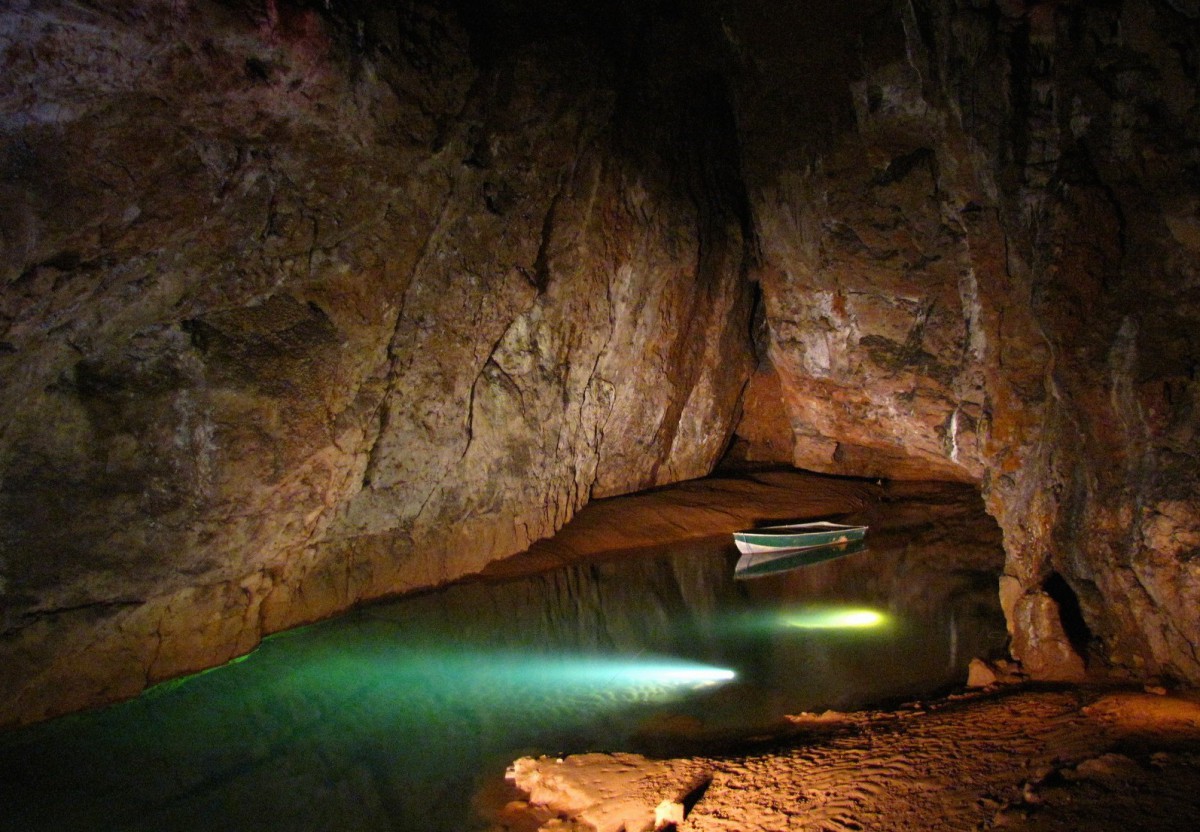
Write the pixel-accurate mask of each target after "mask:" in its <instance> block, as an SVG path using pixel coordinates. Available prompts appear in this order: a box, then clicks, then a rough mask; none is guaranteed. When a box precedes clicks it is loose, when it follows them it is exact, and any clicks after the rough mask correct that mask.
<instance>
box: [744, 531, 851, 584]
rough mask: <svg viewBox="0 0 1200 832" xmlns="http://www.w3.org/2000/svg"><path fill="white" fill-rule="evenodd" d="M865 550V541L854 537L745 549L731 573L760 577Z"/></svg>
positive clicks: (746, 577) (746, 576)
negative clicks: (771, 548) (797, 545)
mask: <svg viewBox="0 0 1200 832" xmlns="http://www.w3.org/2000/svg"><path fill="white" fill-rule="evenodd" d="M865 551H867V544H866V542H865V541H862V540H857V541H854V542H852V543H828V544H825V545H818V546H804V547H801V548H797V549H779V550H775V551H763V552H749V553H746V554H743V555H742V556H741V557H740V558H738V562H737V565H736V566H735V567H734V569H733V576H734V577H735V578H737V579H738V580H746V579H748V578H761V577H764V576H766V575H775V574H778V573H780V572H788V571H790V570H792V569H800V568H801V567H804V566H812V565H814V564H817V563H823V562H825V561H827V560H833V559H834V558H842V557H845V556H847V555H854V554H857V553H859V552H865Z"/></svg>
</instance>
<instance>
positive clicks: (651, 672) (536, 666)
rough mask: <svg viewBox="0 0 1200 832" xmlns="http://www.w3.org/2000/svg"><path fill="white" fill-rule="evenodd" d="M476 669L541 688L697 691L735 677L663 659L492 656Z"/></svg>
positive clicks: (723, 671) (727, 671) (722, 670)
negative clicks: (676, 689)
mask: <svg viewBox="0 0 1200 832" xmlns="http://www.w3.org/2000/svg"><path fill="white" fill-rule="evenodd" d="M485 660H486V661H487V664H485V665H483V666H481V667H480V666H477V667H476V670H475V672H476V673H479V674H481V675H493V674H494V675H495V676H499V677H504V676H509V677H511V676H520V677H524V678H526V679H530V680H538V681H540V682H542V683H543V684H558V685H565V686H574V685H583V686H587V687H591V688H596V689H619V688H629V687H641V686H658V687H663V688H672V687H675V688H684V687H701V686H708V685H715V684H720V683H722V682H728V681H732V680H733V679H735V678H737V673H736V672H735V671H733V670H730V669H728V668H724V667H715V666H713V665H707V664H701V663H698V662H688V661H683V660H679V659H664V658H643V659H638V658H632V659H631V658H625V657H620V656H602V655H578V654H576V655H566V656H556V657H545V656H543V657H536V658H529V657H518V656H512V655H507V656H506V655H503V654H501V655H494V656H488V657H486V659H485Z"/></svg>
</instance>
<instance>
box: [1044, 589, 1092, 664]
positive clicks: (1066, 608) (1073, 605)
mask: <svg viewBox="0 0 1200 832" xmlns="http://www.w3.org/2000/svg"><path fill="white" fill-rule="evenodd" d="M1042 589H1043V590H1044V591H1045V592H1046V594H1047V595H1049V596H1050V598H1051V599H1052V600H1053V601H1054V603H1055V604H1057V605H1058V615H1059V618H1061V619H1062V627H1063V632H1064V633H1066V635H1067V640H1068V641H1070V642H1071V647H1072V648H1073V649H1074V650H1075V652H1076V653H1078V654H1079V655H1080V656H1086V655H1087V648H1088V645H1089V644H1090V643H1091V641H1092V631H1091V629H1090V628H1089V627H1088V625H1087V622H1086V621H1084V619H1083V608H1082V607H1081V606H1080V604H1079V597H1078V596H1077V595H1076V594H1075V591H1074V590H1073V589H1071V585H1070V584H1068V583H1067V580H1066V578H1064V577H1063V576H1062V575H1060V574H1058V573H1057V572H1052V573H1050V576H1049V577H1048V578H1046V580H1045V582H1044V583H1043V584H1042Z"/></svg>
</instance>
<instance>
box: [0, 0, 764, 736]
mask: <svg viewBox="0 0 1200 832" xmlns="http://www.w3.org/2000/svg"><path fill="white" fill-rule="evenodd" d="M138 5H139V11H138V13H137V14H130V15H128V16H127V15H125V14H124V13H123V12H121V11H119V10H106V9H99V8H98V9H95V10H92V9H86V8H83V7H79V6H75V5H72V4H67V3H62V4H59V3H50V4H37V5H36V6H33V5H28V4H18V6H17V7H14V8H13V9H12V10H11V11H6V12H5V18H4V24H3V27H2V28H0V54H3V56H4V57H3V65H4V67H5V73H4V74H5V78H6V80H7V81H10V82H11V83H6V84H4V85H0V113H2V115H0V129H2V130H3V139H2V144H0V190H2V194H0V229H2V230H0V378H2V379H3V385H2V387H0V482H2V484H3V485H2V491H0V604H2V608H3V621H2V626H0V667H2V668H3V670H2V671H0V702H3V703H4V704H3V705H2V706H0V722H9V721H12V720H16V719H28V718H36V717H40V716H44V715H46V714H48V713H55V712H59V711H62V710H66V709H70V708H76V707H81V706H84V705H89V704H96V703H99V702H104V701H109V700H111V699H113V698H117V697H120V696H125V695H129V694H130V693H134V692H136V691H137V690H139V689H140V688H141V687H142V686H143V685H145V684H146V683H149V682H153V681H156V680H158V679H162V678H167V677H169V676H172V675H175V674H178V673H181V672H185V671H188V670H195V669H199V668H201V667H205V666H209V665H211V664H215V663H219V662H221V661H224V660H226V659H228V658H230V657H232V656H234V655H237V654H238V653H241V652H245V651H246V650H247V649H249V648H250V647H252V646H253V645H254V644H255V643H256V642H257V641H258V639H259V638H260V637H261V636H262V635H263V634H264V633H266V632H270V631H272V630H275V629H278V628H280V627H284V626H289V625H293V624H297V623H301V622H304V621H310V620H313V619H315V618H318V617H323V616H327V615H330V614H332V613H334V612H336V611H339V610H342V609H345V608H347V607H348V606H350V605H352V604H354V603H356V602H358V601H361V600H362V599H364V598H369V597H374V596H378V595H381V594H389V593H396V592H400V591H404V590H406V589H413V588H416V587H421V586H428V585H432V584H437V583H441V582H444V581H447V580H449V579H452V578H454V577H457V576H460V575H462V574H465V573H468V572H472V571H475V570H478V569H480V568H481V567H483V566H484V565H485V564H486V563H488V562H489V561H491V560H494V559H495V558H498V557H502V556H505V555H508V554H512V553H514V552H517V551H520V550H522V549H524V548H526V547H527V546H529V544H530V543H531V542H533V541H535V540H537V539H539V538H543V537H546V536H548V535H551V534H553V533H554V531H555V530H557V529H558V528H559V527H560V526H562V525H563V524H564V523H565V522H566V521H567V520H568V519H569V518H570V517H571V516H572V515H573V514H574V513H575V511H577V510H578V509H579V508H580V507H581V506H583V505H584V504H585V503H586V502H587V501H588V500H589V499H590V498H591V497H593V496H603V495H611V494H620V493H624V492H628V491H631V490H636V489H640V488H646V487H649V486H655V485H660V484H664V483H669V482H674V481H677V480H681V479H687V478H692V477H697V476H700V475H703V474H705V473H707V472H708V471H709V470H710V469H711V468H712V466H713V465H714V464H715V462H716V460H717V459H718V458H719V457H720V455H721V454H722V452H723V451H724V449H725V447H726V446H727V444H728V441H729V437H730V434H731V432H732V419H733V414H734V411H735V409H736V403H737V400H738V397H739V395H740V393H741V390H742V387H743V386H744V384H745V381H746V379H747V377H748V376H749V374H750V371H751V358H750V349H749V345H748V343H746V339H745V333H746V331H747V330H748V328H749V311H750V300H749V298H750V292H749V288H748V287H747V286H746V284H745V281H744V279H743V276H742V272H743V266H742V259H743V253H744V251H745V248H746V246H745V241H744V239H743V235H744V228H745V216H744V210H743V205H744V198H743V197H742V196H741V192H740V181H739V180H738V179H737V177H736V175H734V174H735V172H736V164H735V163H734V162H733V159H734V158H735V148H736V145H735V143H734V133H733V122H732V117H731V115H730V112H729V108H728V105H727V104H726V102H725V99H724V97H723V94H722V92H721V91H720V90H719V89H715V90H714V89H710V88H708V87H705V86H704V85H701V84H698V83H696V81H695V78H694V77H693V75H692V74H691V73H703V72H705V71H707V70H706V68H705V67H703V66H698V67H697V66H691V67H688V66H684V65H680V66H674V65H666V64H661V63H654V64H653V65H651V64H648V63H645V62H644V61H643V62H641V63H639V64H638V65H637V67H635V68H636V73H635V77H640V80H638V81H637V83H636V85H635V86H634V87H629V86H628V85H626V82H625V80H622V79H623V78H624V73H625V72H626V64H625V63H624V62H622V61H618V58H617V56H616V55H615V54H613V53H611V52H610V51H609V50H610V48H611V47H612V46H613V44H612V43H610V42H609V41H607V40H605V38H606V37H608V36H609V35H608V34H607V32H608V30H607V28H606V26H607V25H608V23H611V22H613V21H617V20H619V18H618V17H615V15H616V14H617V12H615V11H602V10H601V11H596V12H594V13H592V14H593V17H594V18H595V19H592V18H587V16H586V15H585V18H586V19H576V18H575V17H574V16H573V13H571V12H569V11H566V12H564V11H561V10H554V9H547V10H546V16H545V18H544V19H543V20H541V22H540V24H539V28H537V29H534V28H530V27H529V26H527V25H526V23H523V22H522V20H521V18H520V16H519V15H515V16H511V19H508V20H507V22H505V19H504V15H505V14H506V13H504V12H500V11H498V12H497V13H498V14H499V15H500V16H499V17H498V18H495V19H491V18H488V17H486V16H484V15H483V13H482V12H478V14H477V15H476V16H472V14H475V13H472V14H464V16H462V17H459V16H457V15H456V14H455V13H452V12H451V11H449V10H447V9H439V8H436V7H435V6H426V5H422V4H408V5H404V6H403V7H402V8H400V7H397V8H394V9H393V8H387V9H385V8H382V7H380V8H378V9H374V8H371V9H368V8H366V7H364V8H362V9H351V8H348V7H345V6H344V5H343V4H332V5H331V4H326V5H325V6H324V7H323V8H322V7H321V6H320V4H317V5H316V6H315V7H313V8H308V6H307V5H305V4H290V3H286V2H280V3H278V4H274V3H273V4H270V5H269V6H267V7H263V9H264V10H257V11H256V10H255V8H254V7H253V4H249V5H248V6H246V8H245V9H244V10H234V9H232V8H231V7H229V6H228V5H227V4H222V3H212V2H208V1H207V0H201V2H197V3H191V4H184V5H183V6H180V5H179V4H172V3H160V2H157V0H146V2H143V3H140V4H138ZM268 12H271V13H270V14H268ZM596 21H599V22H600V23H604V24H605V25H603V26H593V25H592V24H593V23H595V22H596ZM605 21H608V23H605ZM664 37H668V38H670V37H672V35H671V33H669V32H668V33H666V34H665V35H664ZM651 51H652V52H653V50H651ZM681 66H682V67H683V68H682V69H681ZM622 91H627V92H635V91H636V95H631V96H627V97H625V98H622V97H621V94H620V93H621V92H622ZM731 171H732V173H731ZM84 656H86V657H87V658H86V659H85V658H83V657H84ZM85 661H86V663H87V664H88V668H87V671H86V673H81V672H80V664H81V663H82V662H85Z"/></svg>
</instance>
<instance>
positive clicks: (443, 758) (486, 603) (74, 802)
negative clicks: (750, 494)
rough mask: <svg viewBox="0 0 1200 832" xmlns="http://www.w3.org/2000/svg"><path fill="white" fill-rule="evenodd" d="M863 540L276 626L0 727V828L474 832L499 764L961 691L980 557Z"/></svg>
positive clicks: (983, 638) (588, 567) (426, 598)
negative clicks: (43, 720)
mask: <svg viewBox="0 0 1200 832" xmlns="http://www.w3.org/2000/svg"><path fill="white" fill-rule="evenodd" d="M876 538H877V540H876V541H875V542H873V543H872V545H871V547H870V549H869V550H868V551H865V552H860V553H857V554H854V555H850V556H847V557H845V558H842V559H840V560H837V561H831V562H828V563H824V564H819V565H816V566H812V567H808V568H806V569H802V570H798V571H796V572H791V573H786V574H782V575H775V576H770V577H764V578H758V579H755V580H753V581H734V580H733V577H732V576H733V564H734V561H735V560H736V558H737V555H736V552H735V551H734V550H733V548H732V546H731V545H730V544H729V542H728V538H727V537H723V538H721V539H719V540H718V539H711V540H706V541H700V542H696V543H692V544H688V545H686V546H684V545H681V546H680V547H678V548H677V549H675V550H674V551H671V552H669V553H666V554H661V555H658V556H655V557H637V558H635V557H621V558H617V559H610V560H606V561H598V562H590V563H583V564H576V565H574V566H570V567H565V568H562V569H559V570H556V571H554V572H551V573H546V574H543V575H537V576H533V577H529V578H522V579H519V580H511V581H506V582H502V583H482V582H477V583H469V584H463V585H458V586H454V587H450V588H448V589H445V590H442V591H439V592H434V593H429V594H425V595H422V596H419V597H415V598H411V599H406V600H403V601H398V602H393V603H389V604H384V605H378V606H374V607H371V608H368V609H364V610H360V611H358V612H355V613H352V614H349V615H345V616H342V617H340V618H337V619H334V620H331V621H328V622H324V623H321V624H318V625H314V626H311V627H307V628H304V629H300V630H295V631H292V632H289V633H285V634H281V635H278V636H275V637H272V638H270V639H268V640H266V641H265V642H264V643H263V644H262V646H261V647H260V648H259V649H258V650H257V651H256V652H255V653H253V654H252V655H250V656H249V657H247V658H245V659H244V660H242V661H239V662H236V663H234V664H231V665H228V666H225V667H222V668H218V669H215V670H212V671H209V672H206V673H203V674H200V675H198V676H193V677H190V678H188V679H185V680H181V681H177V682H174V683H168V684H166V685H161V686H159V687H158V688H156V689H154V690H152V691H150V692H149V693H148V694H146V695H144V696H142V697H140V698H139V699H136V700H134V701H131V702H127V703H125V704H122V705H118V706H115V707H112V708H109V709H106V710H104V711H100V712H96V713H90V714H82V715H76V716H71V717H67V718H64V719H59V720H56V721H53V722H50V723H47V724H44V725H39V726H34V727H32V728H28V729H23V730H21V731H18V732H14V733H10V734H7V735H3V736H0V828H2V829H6V830H7V829H13V830H18V829H19V830H110V829H111V830H193V829H194V830H201V829H203V830H213V829H225V830H293V831H294V830H342V829H356V830H410V829H411V830H416V829H421V830H462V829H470V828H473V827H477V826H479V825H480V824H481V821H479V820H478V819H477V817H476V815H475V813H474V811H473V808H472V802H473V795H475V794H476V793H477V792H478V791H479V789H480V787H481V785H482V784H485V783H488V782H496V781H498V780H499V779H500V778H502V776H503V772H504V768H505V766H506V765H507V764H508V763H509V762H511V761H512V759H514V758H515V757H517V756H521V755H523V754H531V753H535V754H540V753H545V754H568V753H578V752H584V751H597V750H600V751H603V750H642V751H646V752H651V753H672V752H675V753H680V752H683V753H686V752H687V751H689V750H696V749H697V748H698V745H697V744H698V743H705V742H713V741H717V740H721V741H727V740H728V739H729V738H730V737H736V736H739V735H747V734H752V733H754V732H758V731H762V730H766V729H768V728H769V727H770V726H771V725H772V724H774V723H776V722H777V721H778V720H779V719H780V718H781V716H782V715H783V714H785V713H796V712H798V711H801V710H814V709H824V708H842V709H845V708H852V707H858V706H863V705H866V704H869V703H873V702H879V701H882V700H884V699H887V698H890V697H895V696H905V695H913V694H920V693H923V692H929V691H931V690H934V689H937V688H939V687H941V686H944V685H946V684H952V683H956V682H960V681H961V680H962V679H964V678H965V668H966V665H967V663H968V662H969V660H970V659H971V658H972V657H973V656H976V655H983V654H986V653H988V652H991V651H994V650H996V649H997V648H999V647H1002V646H1003V644H1004V624H1003V618H1002V616H1001V614H1000V611H999V609H998V605H997V602H996V591H995V586H996V584H995V568H996V567H997V566H998V560H997V559H998V557H999V554H998V550H996V549H995V547H994V546H991V545H990V544H989V546H984V547H982V548H981V547H979V546H974V547H972V546H969V545H963V546H955V545H950V546H947V545H946V544H945V542H944V541H942V542H941V543H938V544H937V545H936V546H933V547H932V548H931V549H930V551H933V552H934V553H933V554H932V555H930V554H929V553H928V552H926V553H924V554H923V553H922V550H921V547H920V546H917V545H914V544H913V540H912V537H911V536H910V535H904V534H892V535H890V536H889V535H888V534H887V533H886V532H884V533H882V534H881V535H877V536H876ZM934 550H936V551H934Z"/></svg>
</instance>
